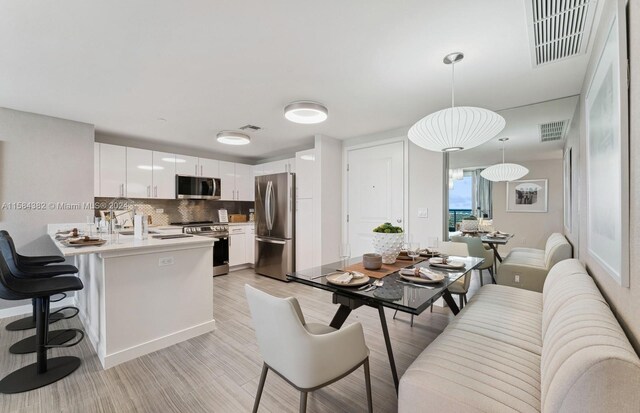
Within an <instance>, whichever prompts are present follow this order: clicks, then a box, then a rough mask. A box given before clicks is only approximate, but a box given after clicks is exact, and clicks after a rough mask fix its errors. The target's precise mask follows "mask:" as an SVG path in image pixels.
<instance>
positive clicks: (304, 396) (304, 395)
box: [300, 391, 308, 413]
mask: <svg viewBox="0 0 640 413" xmlns="http://www.w3.org/2000/svg"><path fill="white" fill-rule="evenodd" d="M307 394H308V393H307V392H306V391H301V392H300V413H305V412H306V411H307Z"/></svg>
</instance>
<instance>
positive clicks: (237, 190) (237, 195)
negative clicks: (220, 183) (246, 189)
mask: <svg viewBox="0 0 640 413" xmlns="http://www.w3.org/2000/svg"><path fill="white" fill-rule="evenodd" d="M236 200H237V201H239V200H240V190H239V189H236Z"/></svg>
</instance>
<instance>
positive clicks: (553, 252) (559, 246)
mask: <svg viewBox="0 0 640 413" xmlns="http://www.w3.org/2000/svg"><path fill="white" fill-rule="evenodd" d="M571 255H572V251H571V244H569V241H567V239H566V238H565V237H564V235H562V234H560V233H559V232H554V233H553V234H551V236H550V237H549V238H547V244H546V245H545V247H544V261H545V266H546V267H547V268H548V269H551V267H553V266H554V265H556V264H557V263H559V262H560V261H562V260H567V259H569V258H571Z"/></svg>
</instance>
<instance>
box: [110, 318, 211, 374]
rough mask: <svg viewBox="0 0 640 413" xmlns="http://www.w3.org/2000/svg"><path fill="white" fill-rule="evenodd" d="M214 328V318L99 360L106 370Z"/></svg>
mask: <svg viewBox="0 0 640 413" xmlns="http://www.w3.org/2000/svg"><path fill="white" fill-rule="evenodd" d="M215 329H216V320H211V321H207V322H206V323H202V324H198V325H195V326H193V327H189V328H186V329H184V330H181V331H177V332H175V333H172V334H169V335H167V336H164V337H159V338H157V339H154V340H151V341H147V342H145V343H141V344H138V345H136V346H133V347H129V348H127V349H124V350H120V351H117V352H115V353H112V354H108V355H106V356H104V358H102V357H100V362H101V363H102V367H103V368H104V369H105V370H106V369H109V368H111V367H113V366H117V365H118V364H120V363H124V362H125V361H129V360H133V359H135V358H138V357H140V356H144V355H145V354H149V353H152V352H154V351H158V350H161V349H163V348H166V347H169V346H172V345H174V344H178V343H180V342H183V341H185V340H189V339H190V338H193V337H197V336H199V335H202V334H205V333H209V332H211V331H213V330H215Z"/></svg>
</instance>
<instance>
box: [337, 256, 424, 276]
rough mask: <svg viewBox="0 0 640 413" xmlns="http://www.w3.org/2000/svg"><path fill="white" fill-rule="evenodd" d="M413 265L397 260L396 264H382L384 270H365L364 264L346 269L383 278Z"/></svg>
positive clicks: (409, 262) (418, 260)
mask: <svg viewBox="0 0 640 413" xmlns="http://www.w3.org/2000/svg"><path fill="white" fill-rule="evenodd" d="M425 259H426V258H416V262H415V263H416V264H417V263H419V262H422V261H424V260H425ZM412 264H413V263H412V262H411V261H410V260H409V261H407V260H397V261H396V262H395V264H382V268H380V269H379V270H367V269H366V268H364V264H362V262H359V263H357V264H352V265H350V266H348V267H347V268H345V270H346V271H358V272H361V273H363V274H364V275H368V276H369V277H372V278H382V277H385V276H387V275H389V274H391V273H392V272H396V271H398V270H400V269H402V268H405V267H408V266H410V265H412Z"/></svg>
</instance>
